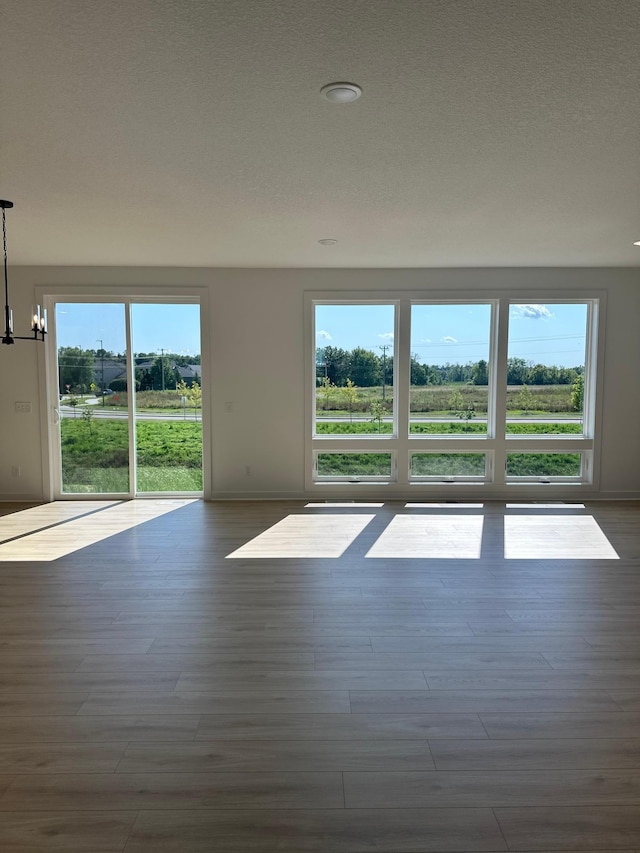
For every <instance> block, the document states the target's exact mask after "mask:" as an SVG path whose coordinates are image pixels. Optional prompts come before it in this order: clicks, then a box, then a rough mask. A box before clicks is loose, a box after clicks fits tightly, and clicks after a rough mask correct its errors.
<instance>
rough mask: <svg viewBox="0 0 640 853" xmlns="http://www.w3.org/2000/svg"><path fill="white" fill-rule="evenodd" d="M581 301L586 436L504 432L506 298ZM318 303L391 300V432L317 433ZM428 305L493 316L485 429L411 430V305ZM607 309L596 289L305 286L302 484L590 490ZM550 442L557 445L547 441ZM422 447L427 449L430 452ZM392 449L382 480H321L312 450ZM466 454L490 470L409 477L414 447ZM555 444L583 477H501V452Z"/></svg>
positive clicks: (414, 493) (407, 491) (548, 448)
mask: <svg viewBox="0 0 640 853" xmlns="http://www.w3.org/2000/svg"><path fill="white" fill-rule="evenodd" d="M528 303H534V304H548V305H551V304H554V303H555V304H566V305H568V304H585V303H586V304H587V306H588V309H587V328H586V341H585V373H584V375H585V390H584V406H583V412H584V414H583V434H582V435H579V434H575V435H572V434H568V435H562V434H555V435H554V434H551V435H548V436H540V435H535V436H525V435H514V434H507V433H506V399H507V381H506V380H507V354H508V346H509V311H510V306H511V305H520V304H528ZM319 304H324V305H367V304H375V305H391V304H393V305H394V306H395V322H394V332H395V335H394V369H393V376H394V385H393V399H394V431H393V433H392V434H384V435H371V434H367V435H361V436H359V435H357V434H354V435H349V436H342V435H341V436H336V435H322V434H315V402H316V393H315V389H316V355H315V313H316V312H315V306H316V305H319ZM414 304H415V305H421V304H423V305H424V304H426V305H432V304H444V305H455V304H463V305H464V304H484V305H486V304H491V305H492V309H491V322H490V346H489V352H490V358H489V364H488V369H489V386H488V411H487V433H486V434H482V435H480V434H478V433H475V434H470V435H465V434H460V435H455V434H454V435H438V434H415V433H414V434H412V433H410V432H409V425H410V412H409V398H410V360H411V310H412V306H413V305H414ZM605 312H606V292H605V291H594V290H588V291H584V290H580V291H579V290H577V289H567V290H555V291H540V290H539V291H537V292H536V291H535V290H534V289H533V288H527V289H522V290H519V291H514V290H513V289H508V290H507V289H503V290H480V289H478V290H474V291H469V290H464V291H463V290H459V291H447V292H443V291H442V290H439V291H435V290H434V291H430V290H429V289H428V287H425V288H423V289H420V290H410V291H393V290H390V289H384V290H383V289H381V290H379V291H378V290H376V291H366V290H362V291H353V290H350V291H349V292H341V291H330V292H326V291H324V292H318V291H307V292H306V293H305V334H306V338H307V343H306V347H305V351H306V353H307V354H308V353H311V357H310V358H309V357H307V358H306V359H305V362H306V365H307V369H306V371H305V375H306V378H307V382H306V394H305V399H306V408H305V460H306V462H305V489H306V492H307V493H308V494H310V495H314V494H315V495H317V494H318V492H319V491H321V493H322V494H324V495H325V496H326V497H329V494H328V493H329V492H330V491H331V486H332V485H333V486H336V489H335V494H336V496H342V497H344V494H345V487H346V486H348V484H349V483H352V484H353V485H354V487H355V486H356V485H357V487H358V489H357V492H358V494H359V495H360V496H362V494H363V490H364V491H365V492H366V491H367V490H378V491H379V488H380V486H381V484H384V485H385V490H386V492H387V493H388V494H389V496H391V495H397V496H399V497H400V496H402V497H409V498H410V499H412V500H413V499H417V498H419V497H420V494H419V493H421V494H424V495H432V494H433V493H435V492H438V491H440V490H441V489H442V486H443V484H445V483H446V484H448V485H451V486H452V487H455V488H456V494H457V496H458V497H460V498H462V497H463V493H464V487H472V488H473V497H474V498H476V497H477V496H478V491H477V490H478V486H482V488H483V494H484V495H485V497H491V496H494V497H502V496H504V497H505V498H506V499H513V498H515V497H516V496H517V495H516V492H518V493H521V494H522V495H523V496H525V497H526V496H531V495H536V496H537V497H540V491H541V490H542V489H547V490H548V489H549V488H553V489H554V497H556V498H557V497H559V496H560V495H559V494H558V493H559V492H560V491H561V490H562V488H564V489H565V491H566V493H567V496H568V497H575V496H576V493H589V492H593V491H594V490H596V489H597V488H598V486H599V459H600V433H601V423H602V396H603V395H602V387H603V376H602V363H603V351H604V328H605ZM554 445H555V446H554ZM427 448H428V450H427ZM358 449H360V450H361V452H363V453H364V452H393V454H394V460H395V472H394V473H395V476H392V477H391V478H389V479H384V480H381V479H377V478H376V479H375V480H372V481H369V480H367V481H365V480H364V479H362V480H360V481H359V482H358V483H353V481H352V480H346V481H344V480H337V479H333V478H321V479H318V478H317V477H316V476H315V472H316V467H315V458H316V454H317V452H323V451H325V452H329V451H331V452H353V453H355V452H358ZM420 452H422V453H424V452H433V453H454V452H459V453H473V452H479V453H484V454H486V460H487V465H486V470H487V474H486V477H485V478H484V479H483V480H471V479H469V478H464V477H455V478H453V480H451V479H446V480H445V479H443V478H442V477H434V478H431V477H424V476H418V475H416V476H412V475H411V473H410V457H411V454H412V453H420ZM516 452H521V453H526V452H547V453H551V452H560V453H577V452H580V453H582V454H583V456H582V468H583V473H582V475H581V477H580V478H576V479H572V478H567V477H560V478H545V482H541V481H540V479H539V478H524V477H522V478H521V477H518V478H513V477H509V478H508V477H507V476H506V456H507V453H516Z"/></svg>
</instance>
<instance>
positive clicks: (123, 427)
mask: <svg viewBox="0 0 640 853" xmlns="http://www.w3.org/2000/svg"><path fill="white" fill-rule="evenodd" d="M60 432H61V443H62V482H63V491H65V492H68V493H94V494H95V493H100V492H114V493H123V492H125V493H126V492H128V490H129V449H128V448H129V433H128V425H127V421H125V420H101V419H97V418H95V419H94V420H93V421H92V422H91V423H90V424H88V423H86V422H85V421H83V420H82V419H80V418H77V419H76V418H64V419H63V420H62V421H61V424H60ZM136 435H137V447H138V458H137V469H138V491H141V492H165V491H166V492H179V491H201V490H202V425H201V424H200V423H199V422H195V421H141V422H139V423H138V424H137V426H136Z"/></svg>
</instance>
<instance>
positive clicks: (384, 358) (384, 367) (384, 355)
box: [380, 344, 389, 400]
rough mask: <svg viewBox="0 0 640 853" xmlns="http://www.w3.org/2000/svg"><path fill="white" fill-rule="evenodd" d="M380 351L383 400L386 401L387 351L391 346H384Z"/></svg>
mask: <svg viewBox="0 0 640 853" xmlns="http://www.w3.org/2000/svg"><path fill="white" fill-rule="evenodd" d="M380 349H381V350H382V399H383V400H384V399H385V397H386V391H387V383H386V378H387V350H388V349H389V344H383V345H382V346H381V347H380Z"/></svg>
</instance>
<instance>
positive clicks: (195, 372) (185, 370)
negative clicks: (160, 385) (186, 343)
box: [175, 364, 202, 385]
mask: <svg viewBox="0 0 640 853" xmlns="http://www.w3.org/2000/svg"><path fill="white" fill-rule="evenodd" d="M175 369H176V370H177V371H178V373H179V374H180V379H182V380H183V382H186V383H187V385H193V383H194V382H197V383H198V385H202V379H201V373H202V366H201V365H200V364H187V365H184V366H181V365H179V364H177V365H176V366H175Z"/></svg>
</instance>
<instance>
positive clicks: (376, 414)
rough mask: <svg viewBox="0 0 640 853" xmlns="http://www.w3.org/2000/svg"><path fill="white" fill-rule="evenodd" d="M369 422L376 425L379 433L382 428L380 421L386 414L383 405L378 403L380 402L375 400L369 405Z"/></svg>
mask: <svg viewBox="0 0 640 853" xmlns="http://www.w3.org/2000/svg"><path fill="white" fill-rule="evenodd" d="M370 411H371V420H372V421H373V423H377V424H378V432H380V430H381V427H382V419H383V417H384V416H385V414H386V409H385V407H384V403H382V402H380V400H375V401H374V402H373V403H372V404H371V409H370Z"/></svg>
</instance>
